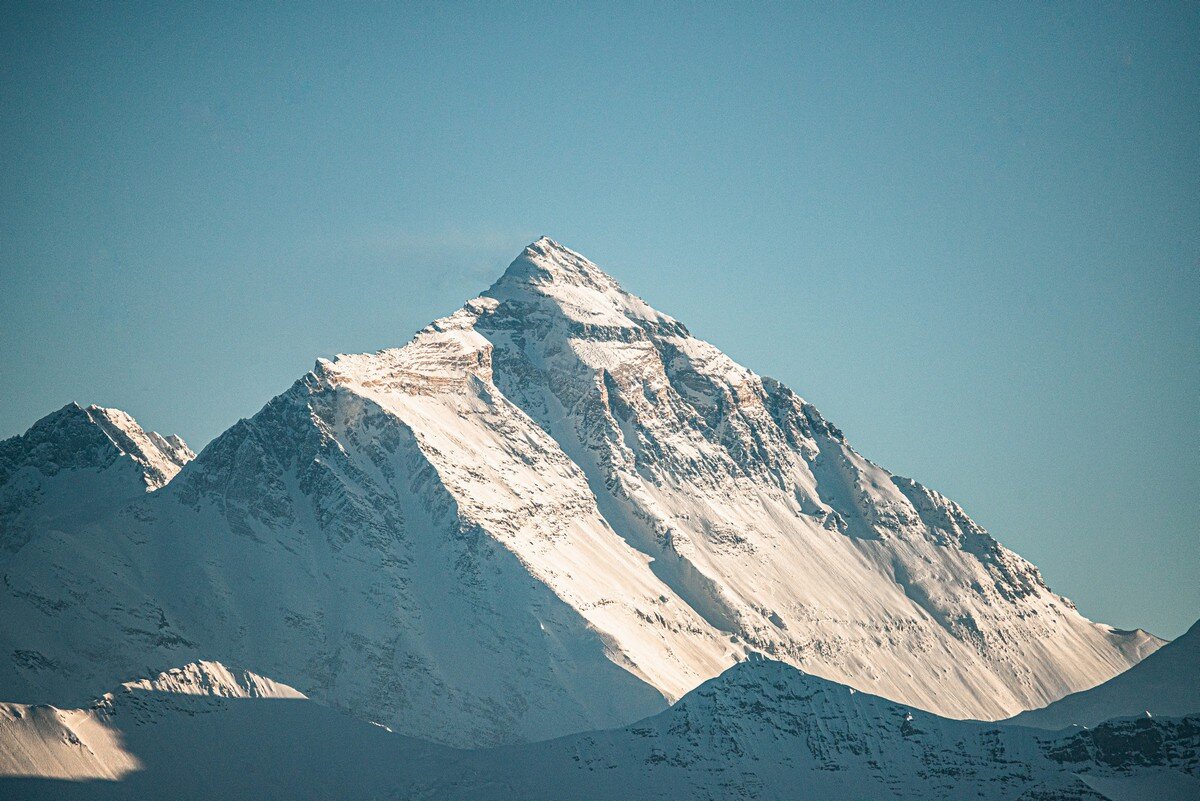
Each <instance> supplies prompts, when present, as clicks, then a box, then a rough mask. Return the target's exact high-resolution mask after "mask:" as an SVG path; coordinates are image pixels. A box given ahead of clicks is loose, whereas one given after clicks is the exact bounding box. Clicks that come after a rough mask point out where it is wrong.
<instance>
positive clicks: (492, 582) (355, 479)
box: [0, 238, 1161, 746]
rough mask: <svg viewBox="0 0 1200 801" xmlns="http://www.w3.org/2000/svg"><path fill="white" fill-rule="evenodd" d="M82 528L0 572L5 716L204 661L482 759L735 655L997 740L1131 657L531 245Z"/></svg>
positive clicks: (875, 470) (981, 538)
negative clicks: (775, 663)
mask: <svg viewBox="0 0 1200 801" xmlns="http://www.w3.org/2000/svg"><path fill="white" fill-rule="evenodd" d="M39 425H41V424H39ZM36 428H37V426H35V429H36ZM27 436H28V435H27ZM19 439H20V438H17V439H15V440H10V441H9V442H8V443H4V444H3V445H2V446H0V447H4V448H7V449H8V450H7V451H4V452H5V453H10V452H11V453H10V455H9V456H8V457H7V458H8V460H9V461H10V462H11V463H13V464H17V465H21V464H24V465H25V466H24V467H22V468H21V470H23V471H24V473H23V474H26V473H28V474H32V473H33V472H35V471H36V470H37V467H36V464H35V461H36V460H34V458H33V456H32V455H29V454H27V453H25V452H24V451H23V450H22V449H21V446H20V445H19V444H17V445H14V444H13V443H16V442H17V440H19ZM64 447H65V446H64ZM23 458H24V459H25V460H26V461H25V462H21V460H22V459H23ZM0 491H2V492H7V489H5V488H2V487H0ZM85 500H86V503H84V504H83V506H82V511H79V512H78V514H76V515H75V516H74V517H73V518H71V521H69V522H70V524H69V525H55V526H53V527H49V526H47V527H42V528H41V529H37V530H35V531H32V532H30V533H29V534H28V537H27V538H24V539H25V541H23V542H21V543H19V544H18V545H17V546H16V547H15V548H13V549H12V555H11V556H9V557H7V558H8V563H7V564H6V565H5V575H6V582H5V585H4V588H3V594H2V595H0V655H8V657H7V658H4V659H0V686H3V687H4V688H7V689H11V690H12V691H13V693H14V694H16V695H18V696H22V697H23V698H33V699H37V700H47V699H49V700H52V701H57V700H59V699H78V698H79V697H80V694H81V693H82V692H83V691H84V689H85V688H89V687H96V686H111V685H112V684H115V683H117V682H119V681H121V680H123V678H122V677H124V676H129V675H134V674H136V673H137V672H138V671H140V670H141V669H142V668H141V666H144V665H146V664H159V665H162V664H184V663H187V662H191V661H195V660H197V659H200V658H201V657H204V658H216V659H219V660H220V661H221V662H223V663H226V664H246V665H254V666H256V667H257V669H260V670H263V671H264V672H265V673H266V674H267V675H271V676H276V677H279V679H280V680H282V681H286V682H287V683H288V684H289V685H291V686H294V687H296V688H298V690H299V691H302V692H303V693H304V694H305V695H307V696H309V697H310V698H313V699H314V700H319V701H321V702H323V703H327V704H331V705H333V706H336V707H339V708H341V709H345V710H348V711H351V712H353V713H355V714H358V715H359V716H361V717H364V718H366V719H370V720H378V721H380V722H381V723H384V724H386V725H388V726H389V727H391V728H393V729H395V730H396V731H398V732H402V733H405V734H410V735H415V736H419V737H423V738H427V739H431V740H435V741H439V742H443V743H448V744H452V745H459V746H478V745H491V744H497V743H506V742H514V741H521V740H537V739H545V738H548V737H554V736H559V735H564V734H569V733H572V732H579V731H584V730H588V729H594V728H604V727H613V726H620V725H625V724H627V723H629V721H631V720H636V719H638V718H640V717H644V716H646V715H650V714H653V713H655V712H657V711H660V710H662V709H664V708H665V706H666V705H667V703H668V702H669V701H674V700H675V699H678V698H680V697H681V696H683V695H684V694H685V693H687V692H689V691H690V690H692V689H694V688H695V687H696V686H697V685H699V684H701V683H702V682H704V681H705V680H707V679H710V678H712V677H714V676H717V675H718V674H720V673H721V672H722V671H723V670H725V669H726V668H728V667H729V666H731V665H733V664H735V663H737V662H739V661H741V660H743V659H745V658H746V657H747V656H748V655H750V654H754V653H761V654H766V655H768V656H770V657H771V658H773V659H777V660H780V661H782V662H786V663H788V664H790V665H793V666H795V667H798V668H800V669H802V670H803V671H805V672H806V673H808V674H811V675H813V676H819V677H822V678H825V679H828V680H832V681H836V682H839V683H843V684H846V685H849V686H851V687H854V688H857V689H859V690H863V691H866V692H869V693H871V694H874V695H877V696H882V697H885V698H889V699H893V700H895V701H897V702H900V703H903V704H906V705H910V706H912V707H915V708H919V709H925V710H930V711H932V712H936V713H938V714H940V715H943V716H946V717H951V718H963V717H975V718H983V719H999V718H1004V717H1007V716H1010V715H1012V714H1015V713H1017V712H1020V711H1022V710H1024V709H1029V708H1034V707H1039V706H1043V705H1045V704H1047V703H1049V702H1051V701H1053V700H1055V699H1057V698H1059V697H1061V696H1063V695H1065V694H1067V693H1070V692H1074V691H1078V690H1082V689H1086V688H1088V687H1091V686H1094V685H1096V684H1099V683H1100V682H1103V681H1105V680H1106V679H1108V678H1110V677H1112V676H1113V675H1115V674H1117V673H1118V672H1120V671H1123V670H1125V669H1126V668H1128V667H1129V666H1130V665H1132V664H1134V663H1136V662H1137V661H1139V660H1140V659H1141V658H1143V657H1144V656H1146V655H1147V654H1149V653H1151V652H1152V651H1154V650H1155V649H1156V648H1157V647H1158V646H1159V645H1160V644H1161V641H1159V640H1158V639H1156V638H1154V637H1152V636H1150V635H1148V634H1146V633H1144V632H1140V631H1137V632H1120V631H1116V630H1114V629H1112V628H1111V627H1108V626H1103V625H1098V624H1095V623H1092V622H1091V621H1088V620H1086V619H1085V618H1084V617H1082V616H1081V615H1080V614H1079V613H1078V612H1077V611H1076V610H1075V608H1074V606H1073V605H1072V604H1071V603H1070V602H1069V601H1067V600H1066V599H1064V598H1062V597H1060V596H1058V595H1056V594H1054V593H1053V592H1052V591H1051V590H1050V589H1049V588H1048V587H1047V586H1046V585H1045V583H1044V582H1043V581H1042V578H1041V576H1040V575H1039V573H1038V571H1037V570H1036V568H1034V567H1033V566H1032V565H1030V564H1029V563H1028V562H1026V561H1025V560H1023V559H1021V558H1020V557H1019V556H1017V555H1016V554H1014V553H1012V552H1011V551H1009V550H1007V549H1006V548H1004V547H1003V546H1001V545H1000V544H999V543H997V542H996V541H995V540H994V539H993V538H992V537H991V536H989V535H988V533H987V532H986V531H984V530H983V529H982V528H981V527H980V526H978V525H977V524H976V523H974V522H973V521H972V520H971V519H970V518H969V517H968V516H967V515H966V513H965V512H964V511H963V510H962V508H961V507H959V506H958V505H957V504H956V503H954V502H953V501H950V500H949V499H947V498H945V497H944V496H942V495H940V494H939V493H937V492H934V491H932V490H929V489H927V488H925V487H923V486H921V485H920V484H918V483H916V482H914V481H912V480H910V479H905V478H901V477H898V476H894V475H892V474H891V473H888V472H887V471H886V470H884V469H882V468H881V467H879V466H877V465H875V464H873V463H872V462H870V461H868V460H867V459H865V458H863V457H862V456H861V455H860V454H858V453H857V452H856V451H855V450H854V449H853V448H852V447H851V446H850V445H849V443H848V442H847V441H846V439H845V437H844V436H843V434H842V432H841V431H839V430H838V429H837V428H836V427H835V426H833V425H832V424H831V423H829V422H828V421H826V420H825V418H824V417H823V416H822V415H821V414H820V413H819V412H818V411H817V410H816V409H815V408H814V407H813V406H812V405H811V404H809V403H807V402H805V401H804V400H803V399H802V398H801V397H800V396H798V395H797V394H796V393H795V392H793V391H792V390H791V389H789V388H788V387H786V386H784V385H783V384H781V383H779V382H778V381H775V380H773V379H770V378H765V377H761V376H758V375H756V374H755V373H753V372H752V371H750V370H748V369H747V368H745V367H742V366H741V365H738V364H737V363H735V362H733V361H732V360H731V359H729V358H728V357H727V356H725V355H724V354H723V353H721V352H720V351H719V350H718V349H717V348H715V347H714V346H712V345H710V344H708V343H707V342H703V341H701V340H699V339H696V338H695V337H693V336H691V334H690V333H689V332H688V330H687V328H686V326H684V325H683V324H682V323H680V322H679V321H677V320H674V319H673V318H671V317H669V316H667V315H665V314H663V313H661V312H658V311H656V310H655V309H653V308H652V307H650V306H649V305H647V304H646V303H645V302H644V301H642V300H641V299H639V298H637V297H634V296H633V295H631V294H629V293H627V292H625V291H624V290H623V289H622V288H621V287H620V285H619V284H618V283H617V282H616V281H615V280H614V279H613V278H611V277H610V276H608V275H607V274H606V273H604V272H603V271H602V270H601V269H600V268H599V267H597V266H596V265H595V264H593V263H592V262H590V261H588V260H587V259H586V258H584V257H583V256H581V255H579V254H578V253H575V252H573V251H571V250H568V249H567V248H565V247H562V246H561V245H559V244H557V243H556V242H554V241H552V240H550V239H546V238H543V239H539V240H538V241H537V242H534V243H533V244H531V245H530V246H529V247H528V248H526V249H525V250H524V252H523V253H522V254H521V255H520V256H519V257H518V258H517V259H516V260H515V261H514V262H513V263H512V265H511V266H510V267H509V268H508V270H507V271H506V272H505V273H504V275H503V276H502V277H501V278H500V279H499V280H498V281H497V282H496V283H495V284H494V285H493V286H492V287H491V288H490V289H488V290H487V291H486V292H484V293H483V294H482V295H481V296H480V297H478V298H475V299H473V300H471V301H468V302H467V303H466V304H465V305H464V306H463V307H462V308H461V309H459V310H458V311H457V312H455V313H454V314H451V315H450V316H448V317H445V318H442V319H440V320H437V321H435V322H433V323H431V324H430V325H429V326H428V327H426V328H425V329H423V330H422V331H420V332H419V333H418V334H417V335H416V336H415V337H414V338H413V339H412V341H411V342H409V343H408V344H407V345H405V346H404V347H401V348H394V349H389V350H383V351H380V352H378V353H374V354H359V355H340V356H338V357H337V358H335V359H333V360H321V361H319V362H318V363H317V365H316V367H315V368H314V369H313V371H312V372H310V373H308V374H307V375H305V376H303V377H302V378H301V379H300V380H298V381H297V382H296V383H295V384H294V385H293V386H292V387H291V388H290V389H288V390H287V391H285V392H284V393H283V394H281V395H279V396H278V397H276V398H275V399H273V400H272V401H271V402H270V403H268V404H267V405H266V406H265V407H264V408H263V409H262V410H261V411H260V412H259V413H258V414H256V415H255V416H254V417H253V418H251V419H249V420H243V421H240V422H238V423H237V424H235V425H234V426H233V427H232V428H230V429H229V430H228V431H226V432H225V433H224V434H222V435H221V436H220V437H218V438H217V439H216V440H215V441H214V442H213V443H212V444H210V445H209V446H208V447H207V448H205V449H204V451H203V452H202V453H201V454H200V455H199V456H198V457H196V458H195V459H194V460H192V461H190V462H188V463H187V464H186V465H184V466H183V468H182V470H180V471H179V473H178V475H176V476H175V477H174V478H173V479H171V480H170V483H168V484H166V486H164V487H162V488H161V489H158V490H157V491H155V492H153V493H149V494H147V493H145V492H144V491H142V492H141V493H140V494H139V495H138V496H136V497H134V496H132V495H129V496H121V497H120V498H116V499H113V500H111V501H109V500H105V499H99V498H93V497H87V498H86V499H85ZM15 506H16V507H20V502H19V501H18V502H16V503H15ZM72 508H76V509H80V508H81V502H80V501H76V502H75V506H74V507H72ZM84 655H86V656H84Z"/></svg>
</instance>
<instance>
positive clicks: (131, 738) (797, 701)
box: [0, 659, 1200, 801]
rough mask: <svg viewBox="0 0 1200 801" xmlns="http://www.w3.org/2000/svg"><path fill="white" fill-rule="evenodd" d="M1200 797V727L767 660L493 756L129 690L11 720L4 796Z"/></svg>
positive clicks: (258, 680)
mask: <svg viewBox="0 0 1200 801" xmlns="http://www.w3.org/2000/svg"><path fill="white" fill-rule="evenodd" d="M263 688H267V689H268V691H263ZM204 690H208V691H207V692H205V691H204ZM63 779H70V780H71V781H62V780H63ZM800 788H802V793H800ZM1198 791H1200V717H1195V716H1193V717H1188V718H1162V719H1146V718H1143V719H1140V720H1139V719H1132V720H1119V721H1113V722H1110V723H1105V724H1103V725H1101V726H1099V727H1097V728H1096V729H1094V730H1089V731H1080V732H1070V731H1068V732H1062V733H1058V734H1053V733H1048V732H1040V731H1038V730H1036V729H1029V728H1024V727H1016V726H998V725H996V724H985V723H979V722H976V721H956V720H948V719H946V718H941V717H939V716H937V715H932V714H928V713H924V712H921V711H919V710H913V709H911V708H908V707H905V706H903V705H899V704H896V703H893V702H891V701H887V700H885V699H882V698H878V697H876V696H872V695H869V694H867V693H861V692H855V691H854V690H852V689H850V688H848V687H845V686H842V685H837V684H834V683H832V682H828V681H825V680H823V679H819V678H817V677H815V676H810V675H806V674H804V673H802V672H800V671H798V670H796V669H795V668H793V667H791V666H789V665H785V664H783V663H780V662H774V661H768V660H759V659H754V660H751V661H748V662H745V663H742V664H739V665H736V666H734V667H732V668H730V669H729V670H727V671H726V672H725V673H724V674H722V675H721V676H720V677H718V678H716V679H713V680H711V681H709V682H707V683H705V684H703V685H702V686H701V687H699V688H697V689H696V690H694V691H692V692H691V693H689V694H687V695H686V696H684V698H683V699H682V700H680V701H679V703H677V704H676V705H675V706H674V707H672V708H671V709H669V710H667V711H665V712H662V713H659V714H658V715H655V716H653V717H650V718H648V719H646V720H643V721H640V722H637V723H634V724H632V725H629V726H626V727H624V728H620V729H616V730H609V731H594V732H586V733H582V734H576V735H572V736H568V737H565V738H562V739H558V740H552V741H548V742H539V743H529V744H518V745H511V746H505V747H501V748H496V749H483V750H475V751H457V750H454V749H450V748H445V747H440V746H436V745H433V744H429V743H425V742H422V741H420V740H415V739H413V738H409V737H404V736H401V735H398V734H395V733H392V732H390V731H388V730H386V729H385V728H383V727H380V726H377V725H372V724H370V723H367V722H364V721H359V720H356V719H353V718H350V717H347V716H345V715H341V714H339V713H337V712H334V711H333V710H330V709H327V708H325V707H322V706H320V705H318V704H316V703H314V702H312V701H309V700H307V699H304V698H303V696H301V695H300V694H298V693H296V692H295V691H294V690H291V689H290V688H287V687H284V686H281V685H278V684H275V683H273V682H270V681H269V680H267V679H264V678H262V677H259V676H257V675H255V674H252V673H249V672H245V671H231V670H229V669H227V668H226V667H224V666H222V665H220V664H216V663H212V662H205V663H199V664H193V665H189V666H187V667H185V668H183V669H180V670H174V671H171V672H169V673H167V674H164V675H162V676H159V677H158V678H157V679H156V680H153V681H140V682H129V683H126V684H125V685H123V686H122V687H121V688H120V689H119V690H118V691H117V692H115V693H108V694H106V695H104V696H103V697H102V698H101V699H100V700H99V701H97V702H96V703H94V704H92V705H91V706H90V707H89V708H87V709H82V710H68V711H63V710H57V709H54V708H52V707H18V706H16V705H3V706H0V795H4V794H8V795H11V796H13V797H23V798H30V799H33V798H43V797H44V798H54V799H72V798H87V799H90V800H92V799H103V798H121V799H132V798H137V799H139V801H150V799H160V798H161V799H172V801H179V800H180V799H192V798H196V799H202V798H225V799H239V798H247V799H265V798H280V799H283V798H287V799H305V798H313V799H324V798H331V797H337V798H428V799H441V800H442V801H450V800H451V799H464V800H465V799H471V801H485V800H486V799H497V800H499V799H505V800H507V799H512V798H521V799H530V801H533V800H534V799H547V800H549V799H562V798H571V799H595V800H596V801H618V799H620V800H621V801H625V799H643V798H644V799H667V800H669V799H680V800H681V801H682V799H689V800H690V799H726V798H745V799H792V798H796V797H803V798H805V799H810V800H811V801H822V799H830V800H831V801H833V800H834V799H836V800H837V801H844V800H845V799H881V798H923V799H968V798H970V799H982V800H983V801H990V800H995V801H1002V800H1003V801H1013V800H1014V799H1022V801H1035V800H1036V801H1067V800H1068V799H1072V800H1074V801H1079V800H1080V799H1089V800H1090V801H1101V800H1102V799H1111V801H1131V800H1132V799H1143V800H1145V801H1150V799H1154V801H1170V800H1171V799H1181V800H1182V799H1188V800H1189V801H1190V799H1192V798H1195V797H1196V794H1197V792H1198ZM798 793H799V796H798Z"/></svg>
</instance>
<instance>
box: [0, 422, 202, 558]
mask: <svg viewBox="0 0 1200 801" xmlns="http://www.w3.org/2000/svg"><path fill="white" fill-rule="evenodd" d="M195 455H196V454H194V453H192V451H191V449H190V448H188V446H187V443H185V442H184V441H183V440H182V439H180V438H179V437H177V436H175V435H173V434H172V435H170V436H166V437H164V436H161V435H159V434H157V433H155V432H153V431H145V430H143V429H142V427H141V426H139V425H138V424H137V421H135V420H134V419H133V418H132V417H130V416H129V415H127V414H126V413H125V412H123V411H121V410H120V409H105V408H103V407H100V406H89V407H87V408H86V409H85V408H83V407H81V406H80V405H79V404H77V403H69V404H67V405H66V406H64V407H63V408H61V409H59V410H58V411H57V412H54V413H53V414H50V415H47V416H46V417H43V418H42V419H41V420H39V421H38V422H37V423H35V424H34V425H33V427H32V428H30V429H29V430H28V431H27V432H25V433H24V434H23V435H21V436H19V437H13V438H12V439H8V440H4V441H3V442H0V559H7V558H8V556H9V555H10V554H12V553H13V552H15V551H17V550H19V549H20V548H21V547H22V546H23V545H25V543H26V542H27V541H28V540H29V539H30V538H31V537H34V536H36V535H37V534H38V533H40V532H43V531H46V530H48V529H53V528H79V527H81V526H86V525H87V524H89V523H90V522H91V521H92V520H93V519H95V518H96V517H97V509H98V507H101V506H107V505H109V504H112V503H120V502H123V501H127V500H130V499H133V498H136V497H137V496H139V495H144V494H145V493H146V492H149V491H153V490H156V489H159V488H160V487H162V486H164V485H165V484H166V483H167V482H168V481H170V480H171V479H172V478H173V477H174V476H175V474H176V473H178V472H179V469H180V468H181V467H183V466H184V465H185V464H187V463H188V462H189V461H190V460H191V459H192V458H194V457H195Z"/></svg>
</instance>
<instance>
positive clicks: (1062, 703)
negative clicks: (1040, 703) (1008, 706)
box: [1006, 622, 1200, 729]
mask: <svg viewBox="0 0 1200 801" xmlns="http://www.w3.org/2000/svg"><path fill="white" fill-rule="evenodd" d="M1193 713H1200V622H1197V623H1195V624H1193V625H1192V627H1191V628H1190V629H1188V631H1187V633H1186V634H1184V635H1183V636H1182V637H1180V638H1179V639H1177V640H1174V641H1173V642H1169V643H1167V644H1166V645H1164V646H1163V647H1162V648H1160V649H1159V650H1157V651H1155V652H1154V653H1153V654H1151V655H1150V656H1149V657H1147V658H1146V659H1145V660H1144V661H1142V662H1139V663H1138V664H1136V665H1134V666H1133V667H1131V668H1130V669H1129V670H1127V671H1125V672H1124V673H1122V674H1120V675H1118V676H1115V677H1113V678H1112V679H1109V680H1108V681H1106V682H1105V683H1104V684H1101V685H1100V686H1098V687H1093V688H1092V689H1090V690H1084V691H1083V692H1078V693H1073V694H1072V695H1068V696H1067V697H1066V698H1061V699H1059V700H1057V701H1055V702H1054V703H1052V704H1050V705H1049V706H1047V707H1044V708H1042V709H1034V710H1031V711H1029V712H1022V713H1021V714H1019V715H1017V716H1016V717H1014V718H1012V719H1011V721H1006V722H1012V723H1018V724H1020V725H1022V726H1037V727H1039V728H1043V729H1061V728H1063V727H1065V726H1071V725H1077V726H1094V725H1096V724H1097V723H1099V722H1100V721H1102V720H1108V719H1109V718H1116V717H1128V716H1132V715H1146V714H1151V715H1154V716H1156V717H1157V716H1161V715H1171V716H1179V715H1190V714H1193Z"/></svg>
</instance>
